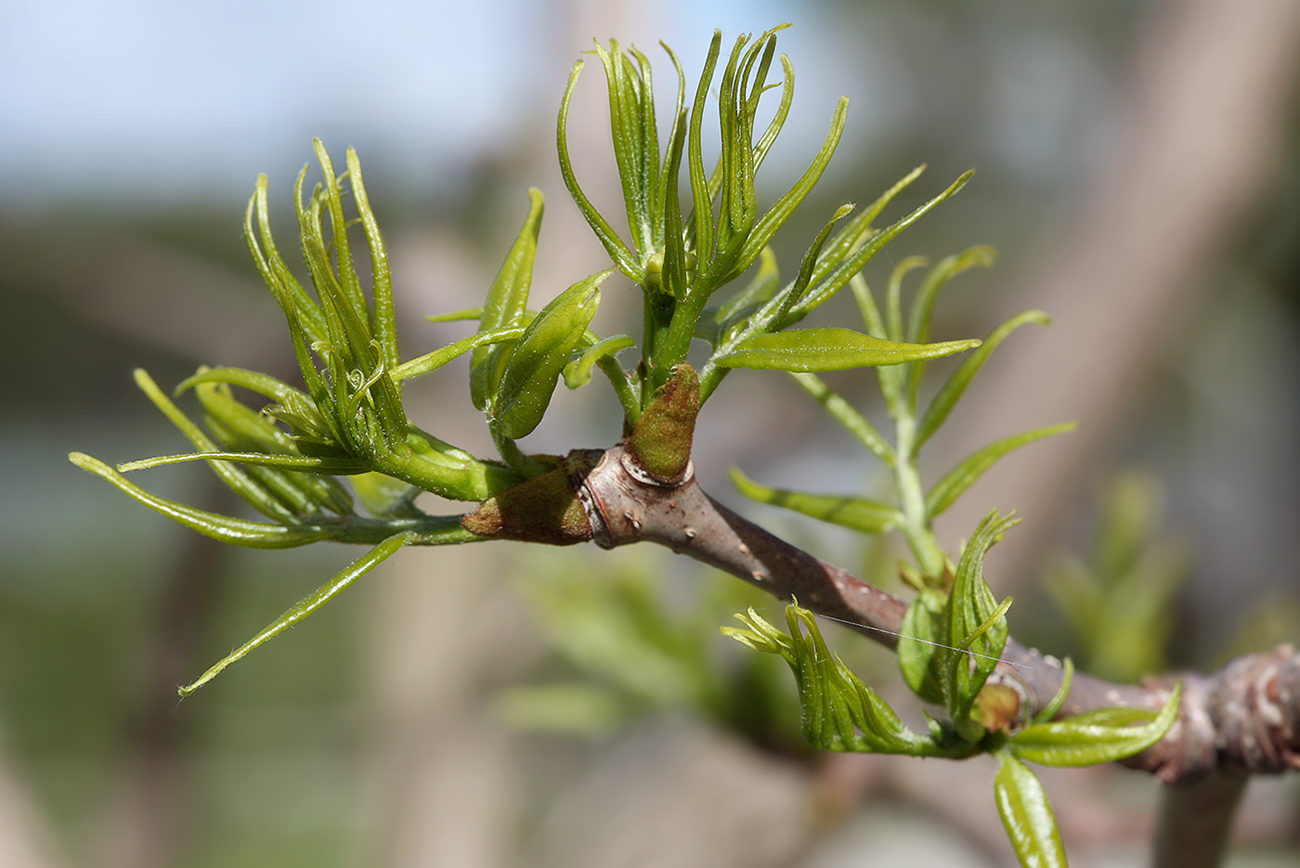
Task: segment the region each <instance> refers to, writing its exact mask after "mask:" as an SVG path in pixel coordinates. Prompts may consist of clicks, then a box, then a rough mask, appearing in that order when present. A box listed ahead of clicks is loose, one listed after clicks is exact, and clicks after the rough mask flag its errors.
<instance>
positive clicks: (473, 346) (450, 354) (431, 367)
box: [390, 326, 524, 409]
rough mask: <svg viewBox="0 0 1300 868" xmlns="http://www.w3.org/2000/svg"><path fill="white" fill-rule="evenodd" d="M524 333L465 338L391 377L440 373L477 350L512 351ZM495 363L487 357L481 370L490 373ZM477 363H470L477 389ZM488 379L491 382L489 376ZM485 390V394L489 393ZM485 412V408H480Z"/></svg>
mask: <svg viewBox="0 0 1300 868" xmlns="http://www.w3.org/2000/svg"><path fill="white" fill-rule="evenodd" d="M523 334H524V327H523V326H517V327H514V328H501V329H495V330H492V329H486V330H485V329H480V330H479V331H477V332H475V333H474V334H472V335H470V336H469V337H464V338H461V339H460V340H458V341H456V342H455V343H451V344H448V345H447V346H445V347H442V348H440V349H436V350H434V351H433V352H431V353H425V354H424V355H422V356H419V357H417V358H414V359H411V360H410V361H409V362H403V363H402V364H400V365H398V366H397V367H395V368H393V370H392V371H391V372H390V376H391V377H392V378H393V379H394V380H396V381H401V380H409V379H410V378H412V377H421V376H424V375H425V374H428V373H431V372H433V371H436V370H438V369H439V368H441V367H442V366H443V365H445V364H447V363H448V362H450V361H452V360H453V359H457V358H459V357H460V356H463V355H464V354H465V353H467V352H469V351H470V350H473V351H474V352H478V351H479V350H488V349H501V350H503V351H505V350H508V349H509V347H508V346H507V345H509V344H511V343H513V342H514V341H517V340H519V338H521V337H522V336H523ZM492 364H493V360H492V358H491V357H490V356H488V357H485V359H484V362H483V365H482V368H481V370H483V371H485V372H486V371H487V370H488V369H490V368H491V367H492ZM473 365H474V363H473V362H472V361H471V362H470V383H471V385H470V388H471V391H472V390H473V379H474V367H473ZM484 379H487V377H486V373H485V374H484ZM486 391H487V390H486V388H485V392H486ZM480 409H481V408H480Z"/></svg>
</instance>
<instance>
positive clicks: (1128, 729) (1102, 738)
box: [1007, 684, 1183, 766]
mask: <svg viewBox="0 0 1300 868" xmlns="http://www.w3.org/2000/svg"><path fill="white" fill-rule="evenodd" d="M1182 687H1183V686H1182V684H1178V685H1176V686H1175V687H1174V689H1173V690H1172V691H1171V692H1170V694H1169V701H1168V702H1166V703H1165V706H1164V708H1162V709H1161V710H1160V713H1159V714H1155V715H1153V714H1152V712H1151V711H1150V710H1148V709H1145V708H1103V709H1101V710H1100V711H1094V712H1090V713H1088V714H1080V715H1076V716H1075V717H1067V718H1063V719H1061V720H1053V721H1048V722H1046V723H1035V724H1034V725H1033V726H1029V727H1026V728H1025V729H1024V730H1022V731H1021V732H1020V733H1019V734H1018V735H1017V736H1016V737H1015V738H1014V739H1012V740H1011V741H1010V742H1009V743H1008V745H1007V748H1008V749H1009V750H1010V751H1012V752H1013V753H1014V754H1015V755H1016V756H1018V757H1020V758H1021V759H1022V760H1026V761H1028V762H1035V763H1039V764H1041V765H1045V766H1090V765H1096V764H1097V763H1107V762H1114V761H1115V760H1118V759H1123V758H1124V757H1128V756H1132V755H1133V754H1135V753H1141V752H1142V751H1144V750H1146V749H1147V748H1149V747H1151V746H1152V745H1153V744H1155V743H1156V742H1158V741H1160V739H1162V738H1164V737H1165V734H1166V733H1167V732H1169V727H1171V726H1173V723H1174V721H1175V720H1176V719H1177V717H1178V708H1179V701H1180V699H1181V697H1182ZM1135 723H1143V725H1142V726H1133V724H1135Z"/></svg>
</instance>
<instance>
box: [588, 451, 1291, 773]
mask: <svg viewBox="0 0 1300 868" xmlns="http://www.w3.org/2000/svg"><path fill="white" fill-rule="evenodd" d="M581 454H582V460H581V461H573V462H571V464H572V466H581V467H585V468H590V470H589V472H587V473H586V475H585V476H584V477H582V478H580V479H575V483H577V484H578V486H579V491H578V497H579V499H580V500H581V501H582V503H583V505H584V507H585V508H586V510H587V514H588V517H589V519H590V520H591V523H592V531H593V533H594V541H595V542H596V543H597V544H598V545H601V546H603V547H605V548H615V547H617V546H623V545H631V544H633V543H638V542H651V543H657V544H659V545H663V546H667V547H668V548H670V549H672V550H673V551H674V552H677V553H679V554H684V555H686V556H688V557H691V558H694V559H695V560H698V561H701V562H702V563H706V564H709V565H710V566H713V567H717V568H718V569H720V570H723V571H725V572H727V573H730V574H731V575H733V576H736V577H738V578H740V579H743V580H745V581H747V582H749V583H751V584H754V585H756V586H758V587H760V588H762V589H763V590H764V591H766V592H768V593H770V594H772V595H773V596H774V597H777V598H778V599H784V600H788V599H792V598H797V599H798V600H799V602H800V604H802V605H804V606H805V607H807V608H809V609H811V610H812V611H814V612H817V613H818V614H821V615H824V616H826V617H829V618H832V619H835V620H836V621H839V622H842V623H845V624H847V625H848V626H849V627H850V628H852V629H856V630H858V631H859V632H861V633H863V634H865V635H867V636H868V637H870V638H871V639H873V640H875V641H877V642H879V643H880V644H882V645H885V646H886V647H888V648H894V647H895V646H896V645H897V641H898V635H899V633H900V632H901V630H902V626H903V616H904V615H905V613H906V611H907V604H906V603H905V602H903V601H902V600H900V599H898V598H897V597H894V596H893V595H891V594H888V593H886V592H884V591H881V590H880V589H878V588H875V587H873V586H871V585H869V584H867V583H865V582H863V581H861V580H860V579H858V578H856V577H854V576H853V575H850V574H849V573H847V572H846V571H844V570H842V569H840V568H838V567H835V566H832V565H830V564H827V563H825V562H824V561H821V560H819V559H818V558H816V557H814V556H812V555H810V554H808V553H807V552H805V551H803V550H802V549H800V548H798V547H797V546H794V545H791V544H790V543H787V542H785V541H784V540H782V539H780V538H779V537H776V536H774V535H773V534H770V533H768V532H767V531H765V530H763V529H762V528H760V527H758V526H757V525H754V524H753V523H751V522H750V521H748V520H747V519H745V518H743V517H741V516H739V515H737V514H736V513H734V512H732V511H731V510H729V509H727V508H726V507H724V506H722V505H721V504H719V503H717V502H716V501H714V500H713V499H712V498H710V497H709V496H708V495H707V494H705V493H704V491H703V490H702V489H701V488H700V487H699V484H698V483H697V482H696V480H695V477H694V473H693V468H688V469H687V472H686V474H685V477H684V479H683V480H682V481H681V482H678V483H675V484H662V483H657V482H655V481H654V480H653V479H651V478H650V477H649V476H647V475H646V474H645V473H643V472H638V471H637V470H636V463H635V461H634V460H633V459H632V457H631V456H630V455H629V454H628V452H627V451H626V450H625V449H624V448H623V447H622V446H616V447H614V448H612V449H609V450H606V451H605V452H604V454H603V455H600V456H599V458H597V457H596V455H595V454H593V453H592V452H590V451H588V452H584V453H581ZM1062 677H1063V670H1062V668H1061V664H1060V662H1059V661H1057V660H1055V659H1054V658H1052V657H1050V656H1046V655H1043V654H1041V653H1039V652H1038V651H1036V650H1034V649H1032V648H1026V647H1024V646H1023V645H1020V644H1019V643H1017V642H1016V641H1015V640H1011V641H1009V642H1008V643H1007V647H1006V649H1005V651H1004V652H1003V659H1002V662H1001V663H1000V664H999V666H998V667H997V669H996V670H995V672H994V675H993V678H992V679H991V680H994V681H995V682H996V683H998V684H1002V685H1006V686H1009V687H1011V688H1012V689H1013V690H1014V691H1015V693H1016V695H1017V696H1018V697H1019V708H1018V711H1017V713H1016V714H1015V715H1014V719H1015V720H1016V721H1019V722H1022V723H1023V722H1026V721H1028V720H1030V719H1032V718H1033V717H1034V716H1035V715H1037V714H1038V713H1039V712H1041V711H1042V709H1043V708H1045V707H1046V705H1047V704H1048V702H1049V701H1050V700H1051V698H1052V697H1053V696H1054V695H1055V694H1056V692H1057V690H1058V689H1059V688H1060V686H1061V682H1062ZM1176 681H1181V682H1182V683H1183V697H1182V708H1181V710H1180V714H1179V717H1178V720H1177V721H1176V722H1175V723H1174V726H1173V728H1172V729H1171V730H1170V731H1169V734H1168V735H1167V736H1166V737H1165V738H1164V739H1163V740H1162V741H1161V742H1159V743H1158V744H1156V745H1155V746H1154V747H1152V748H1150V749H1148V750H1147V751H1144V752H1143V753H1141V754H1138V755H1136V756H1134V757H1131V758H1129V759H1128V760H1126V761H1125V764H1126V765H1128V766H1130V767H1132V768H1135V769H1139V770H1141V771H1145V772H1149V773H1151V774H1153V775H1155V776H1156V777H1157V778H1158V779H1159V780H1160V781H1162V782H1163V783H1166V784H1191V783H1193V782H1196V781H1200V780H1204V779H1205V778H1207V777H1208V776H1210V775H1212V774H1216V773H1229V774H1235V773H1247V774H1277V773H1281V772H1285V771H1293V770H1297V769H1300V654H1297V653H1296V652H1295V651H1294V649H1292V648H1290V647H1288V646H1282V647H1279V648H1277V649H1274V650H1273V651H1270V652H1264V653H1260V654H1253V655H1248V656H1245V657H1240V658H1237V659H1236V660H1234V661H1232V662H1231V663H1229V664H1228V665H1227V666H1225V667H1223V668H1222V669H1220V670H1219V671H1218V672H1216V673H1214V674H1211V675H1198V674H1195V673H1180V674H1177V675H1173V676H1168V677H1166V678H1164V679H1161V680H1160V681H1152V682H1150V683H1148V684H1145V685H1142V686H1133V685H1122V684H1113V683H1111V682H1107V681H1104V680H1102V679H1099V678H1094V677H1091V676H1088V675H1085V674H1078V675H1076V676H1075V678H1074V682H1073V685H1072V687H1071V690H1070V695H1069V697H1068V699H1067V701H1066V703H1065V706H1064V707H1063V708H1062V711H1061V713H1062V714H1063V715H1074V714H1081V713H1084V712H1088V711H1094V710H1097V709H1101V708H1110V707H1115V706H1138V707H1146V708H1151V709H1157V708H1159V707H1161V706H1162V705H1163V704H1164V703H1165V702H1166V701H1167V700H1168V698H1169V695H1170V690H1171V689H1172V685H1173V683H1174V682H1176Z"/></svg>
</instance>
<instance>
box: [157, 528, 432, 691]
mask: <svg viewBox="0 0 1300 868" xmlns="http://www.w3.org/2000/svg"><path fill="white" fill-rule="evenodd" d="M409 541H410V537H409V535H408V534H404V533H402V534H397V535H396V536H391V537H389V538H388V539H386V540H384V541H383V542H381V543H380V544H379V545H377V546H375V547H374V548H373V549H371V550H370V551H368V552H366V554H364V555H362V556H361V557H359V558H357V559H356V560H355V561H353V562H352V563H350V564H348V565H347V566H346V567H344V568H343V569H342V570H341V571H340V572H339V573H338V574H337V575H336V576H334V578H332V579H330V580H329V581H328V582H326V583H325V584H323V585H321V586H320V587H319V588H317V589H316V590H315V591H313V592H312V593H310V594H308V595H307V596H306V597H304V598H303V599H301V600H299V601H298V602H297V603H295V604H294V605H293V606H291V607H290V608H289V609H288V610H287V611H285V613H284V614H283V615H281V616H280V617H278V618H276V619H275V620H274V621H272V622H271V623H270V624H268V625H267V626H266V627H265V628H264V629H263V630H262V631H261V632H260V633H258V634H257V635H256V636H254V637H253V638H252V639H249V640H248V641H247V642H245V643H244V644H243V645H241V646H239V648H237V649H235V650H234V651H233V652H231V653H230V654H228V655H226V656H225V657H223V658H222V659H221V660H220V661H218V662H217V663H216V665H214V666H213V667H212V668H210V669H209V670H208V671H207V672H204V673H203V675H202V676H200V677H199V679H198V680H197V681H194V682H192V683H190V684H187V685H185V686H184V687H182V688H180V690H179V691H178V692H179V693H180V695H181V696H189V695H190V694H191V693H193V692H194V691H196V690H198V689H199V688H200V687H202V686H203V685H205V684H207V683H208V682H209V681H211V680H212V679H213V678H216V677H217V676H218V675H219V674H221V670H223V669H225V668H226V667H227V666H229V665H230V664H232V663H237V662H238V661H240V660H242V659H243V658H244V657H246V656H247V655H248V654H249V652H251V651H253V650H254V649H256V648H257V647H259V646H261V645H264V644H266V643H267V642H269V641H270V640H272V639H274V638H275V637H276V636H278V635H279V634H280V633H282V632H284V631H285V630H287V629H289V628H290V627H292V626H293V625H294V624H297V623H298V622H299V621H301V620H302V619H303V618H306V617H307V616H308V615H310V614H311V613H312V612H314V611H316V610H317V609H319V608H320V607H321V606H323V605H325V604H326V603H328V602H329V601H330V600H331V599H333V598H334V597H336V596H338V594H339V593H340V592H341V591H342V590H343V589H344V588H346V587H348V586H349V585H351V584H352V583H353V582H355V581H356V580H357V579H358V578H360V577H361V576H363V575H365V574H366V573H368V572H370V571H371V570H373V569H374V568H375V567H377V566H379V565H380V564H381V563H383V562H384V561H386V560H387V559H388V558H389V557H391V556H392V555H393V553H394V552H396V551H397V550H398V549H400V548H401V547H402V546H404V545H406V544H407V543H408V542H409Z"/></svg>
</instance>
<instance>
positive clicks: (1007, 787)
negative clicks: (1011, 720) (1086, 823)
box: [993, 752, 1066, 868]
mask: <svg viewBox="0 0 1300 868" xmlns="http://www.w3.org/2000/svg"><path fill="white" fill-rule="evenodd" d="M993 794H994V796H995V797H996V798H997V803H998V813H999V814H1001V815H1002V825H1003V826H1005V827H1006V830H1007V837H1008V838H1010V839H1011V846H1013V847H1014V848H1015V850H1016V856H1018V857H1019V858H1020V864H1021V865H1023V866H1025V868H1066V859H1065V847H1064V845H1062V844H1061V832H1060V830H1059V829H1057V827H1056V817H1055V816H1053V815H1052V806H1051V804H1050V803H1049V802H1048V801H1047V793H1046V792H1044V790H1043V785H1042V784H1041V783H1040V782H1039V780H1038V776H1037V775H1035V774H1034V773H1033V772H1032V771H1030V770H1029V767H1028V766H1026V765H1025V764H1024V763H1022V762H1020V761H1019V760H1017V759H1016V758H1015V757H1014V756H1011V755H1010V754H1008V753H1006V752H1000V753H999V754H998V773H997V776H996V777H994V779H993Z"/></svg>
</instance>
